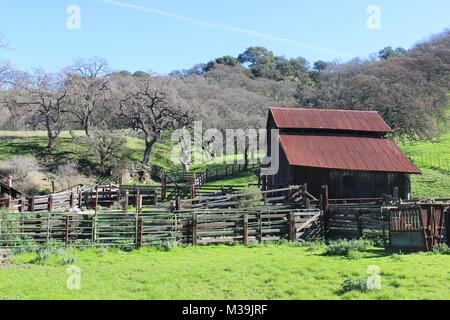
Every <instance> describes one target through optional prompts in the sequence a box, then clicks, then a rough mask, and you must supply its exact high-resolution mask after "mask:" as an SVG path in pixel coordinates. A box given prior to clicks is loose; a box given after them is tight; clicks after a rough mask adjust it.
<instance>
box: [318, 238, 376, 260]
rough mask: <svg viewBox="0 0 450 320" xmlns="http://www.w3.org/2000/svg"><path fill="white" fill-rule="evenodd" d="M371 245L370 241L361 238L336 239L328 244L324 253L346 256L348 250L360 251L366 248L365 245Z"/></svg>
mask: <svg viewBox="0 0 450 320" xmlns="http://www.w3.org/2000/svg"><path fill="white" fill-rule="evenodd" d="M371 245H372V242H371V241H368V240H362V239H359V240H357V239H353V240H347V239H343V240H337V241H332V242H330V243H329V244H328V247H327V249H326V251H325V254H326V255H331V256H347V255H348V254H349V252H350V251H362V250H365V249H367V247H369V246H371Z"/></svg>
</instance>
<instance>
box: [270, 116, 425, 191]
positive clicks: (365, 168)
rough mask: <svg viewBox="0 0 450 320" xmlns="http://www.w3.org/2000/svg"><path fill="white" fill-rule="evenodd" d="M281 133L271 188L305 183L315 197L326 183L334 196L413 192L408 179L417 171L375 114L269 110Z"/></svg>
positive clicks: (274, 125)
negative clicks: (276, 169) (277, 166)
mask: <svg viewBox="0 0 450 320" xmlns="http://www.w3.org/2000/svg"><path fill="white" fill-rule="evenodd" d="M267 129H268V139H267V141H268V153H269V154H271V153H272V150H270V148H271V145H270V143H269V142H270V141H271V129H278V130H279V141H280V143H279V169H278V172H277V173H275V174H273V175H270V176H268V177H267V183H268V185H269V186H270V187H284V186H288V185H301V184H304V183H307V184H308V191H309V192H310V193H311V194H313V195H315V196H318V195H319V194H320V193H321V192H322V186H324V185H327V186H328V191H329V196H330V197H332V198H336V199H339V198H379V197H382V196H383V195H392V194H393V191H394V188H398V196H399V197H400V198H403V199H406V198H408V197H410V194H411V184H410V175H411V174H420V173H421V171H420V170H419V169H418V168H417V167H416V166H415V165H414V164H413V163H412V161H411V160H410V159H409V158H408V157H407V156H406V155H405V154H404V153H403V152H402V151H401V150H400V148H399V147H398V146H397V145H396V143H395V142H394V141H393V140H392V139H391V138H390V137H388V135H389V134H392V133H393V130H392V129H391V128H390V127H389V126H388V125H387V124H386V122H384V120H383V119H382V118H381V117H380V116H379V115H378V113H377V112H375V111H353V110H330V109H320V110H319V109H291V108H270V111H269V117H268V121H267Z"/></svg>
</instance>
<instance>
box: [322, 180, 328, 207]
mask: <svg viewBox="0 0 450 320" xmlns="http://www.w3.org/2000/svg"><path fill="white" fill-rule="evenodd" d="M322 192H323V203H322V211H323V212H324V213H326V212H327V211H328V206H329V198H328V186H322Z"/></svg>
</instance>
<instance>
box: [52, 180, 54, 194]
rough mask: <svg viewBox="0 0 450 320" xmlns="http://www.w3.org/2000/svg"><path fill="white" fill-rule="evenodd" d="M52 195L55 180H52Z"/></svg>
mask: <svg viewBox="0 0 450 320" xmlns="http://www.w3.org/2000/svg"><path fill="white" fill-rule="evenodd" d="M52 193H55V180H52Z"/></svg>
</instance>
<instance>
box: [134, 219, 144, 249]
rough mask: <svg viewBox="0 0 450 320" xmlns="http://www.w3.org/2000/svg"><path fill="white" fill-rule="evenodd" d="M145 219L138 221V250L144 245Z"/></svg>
mask: <svg viewBox="0 0 450 320" xmlns="http://www.w3.org/2000/svg"><path fill="white" fill-rule="evenodd" d="M143 238H144V218H139V219H138V233H137V243H136V245H137V248H138V249H140V248H142V247H143V244H144V239H143Z"/></svg>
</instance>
